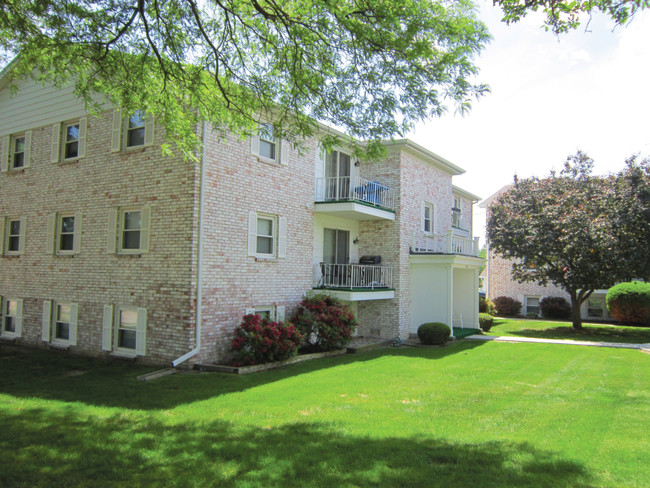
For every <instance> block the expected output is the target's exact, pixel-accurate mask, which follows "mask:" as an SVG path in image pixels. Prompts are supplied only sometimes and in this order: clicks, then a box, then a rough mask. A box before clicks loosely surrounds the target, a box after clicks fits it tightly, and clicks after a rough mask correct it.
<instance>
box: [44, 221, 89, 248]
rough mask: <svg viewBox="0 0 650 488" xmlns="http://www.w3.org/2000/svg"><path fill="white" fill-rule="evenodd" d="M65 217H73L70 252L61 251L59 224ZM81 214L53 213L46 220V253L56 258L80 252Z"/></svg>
mask: <svg viewBox="0 0 650 488" xmlns="http://www.w3.org/2000/svg"><path fill="white" fill-rule="evenodd" d="M66 217H74V232H73V233H72V236H73V237H72V250H71V251H67V250H61V224H62V222H63V219H64V218H66ZM82 222H83V213H82V212H55V213H53V214H50V216H49V217H48V219H47V245H46V253H47V254H55V255H57V256H73V255H75V254H79V252H80V251H81V225H82Z"/></svg>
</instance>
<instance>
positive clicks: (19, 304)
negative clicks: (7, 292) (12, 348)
mask: <svg viewBox="0 0 650 488" xmlns="http://www.w3.org/2000/svg"><path fill="white" fill-rule="evenodd" d="M22 322H23V301H22V300H21V299H17V298H5V299H4V300H3V303H2V335H3V336H5V337H20V336H21V334H22Z"/></svg>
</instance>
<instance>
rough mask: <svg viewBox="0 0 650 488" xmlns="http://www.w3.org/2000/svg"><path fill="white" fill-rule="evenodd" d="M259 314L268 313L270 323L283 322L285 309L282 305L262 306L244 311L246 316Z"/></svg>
mask: <svg viewBox="0 0 650 488" xmlns="http://www.w3.org/2000/svg"><path fill="white" fill-rule="evenodd" d="M259 312H269V320H270V321H271V322H284V315H285V307H284V306H282V305H278V306H275V305H262V306H258V307H252V308H247V309H246V315H252V314H257V313H259Z"/></svg>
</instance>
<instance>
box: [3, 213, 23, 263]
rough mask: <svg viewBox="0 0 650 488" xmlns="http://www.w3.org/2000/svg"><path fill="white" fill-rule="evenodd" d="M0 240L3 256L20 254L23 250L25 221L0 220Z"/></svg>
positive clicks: (20, 219) (21, 219)
mask: <svg viewBox="0 0 650 488" xmlns="http://www.w3.org/2000/svg"><path fill="white" fill-rule="evenodd" d="M0 240H1V242H2V250H3V252H4V254H6V255H8V256H17V255H20V254H22V253H23V251H24V249H25V219H24V218H19V219H14V218H8V219H2V218H0Z"/></svg>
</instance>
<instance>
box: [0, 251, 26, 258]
mask: <svg viewBox="0 0 650 488" xmlns="http://www.w3.org/2000/svg"><path fill="white" fill-rule="evenodd" d="M2 256H3V257H5V258H19V257H20V256H22V254H18V253H8V252H5V253H4V254H3V255H2Z"/></svg>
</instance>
